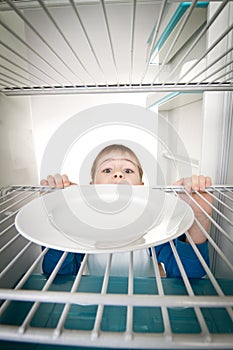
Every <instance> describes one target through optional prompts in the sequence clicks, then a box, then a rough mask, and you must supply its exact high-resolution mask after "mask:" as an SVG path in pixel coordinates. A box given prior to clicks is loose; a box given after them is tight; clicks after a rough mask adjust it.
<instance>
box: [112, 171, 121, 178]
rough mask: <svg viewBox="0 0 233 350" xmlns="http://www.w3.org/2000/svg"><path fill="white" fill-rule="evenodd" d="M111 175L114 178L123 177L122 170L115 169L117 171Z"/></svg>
mask: <svg viewBox="0 0 233 350" xmlns="http://www.w3.org/2000/svg"><path fill="white" fill-rule="evenodd" d="M113 177H114V178H115V179H117V178H118V179H123V174H122V172H120V171H117V172H115V173H114V175H113Z"/></svg>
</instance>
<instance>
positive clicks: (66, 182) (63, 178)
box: [62, 174, 71, 187]
mask: <svg viewBox="0 0 233 350" xmlns="http://www.w3.org/2000/svg"><path fill="white" fill-rule="evenodd" d="M62 182H63V185H64V187H68V186H70V185H71V182H70V180H69V178H68V176H67V175H65V174H64V175H62Z"/></svg>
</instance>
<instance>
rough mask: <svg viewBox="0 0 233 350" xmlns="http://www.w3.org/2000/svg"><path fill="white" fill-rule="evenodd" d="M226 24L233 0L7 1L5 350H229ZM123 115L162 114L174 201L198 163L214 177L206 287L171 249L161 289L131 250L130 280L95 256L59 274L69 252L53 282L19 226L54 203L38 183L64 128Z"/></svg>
mask: <svg viewBox="0 0 233 350" xmlns="http://www.w3.org/2000/svg"><path fill="white" fill-rule="evenodd" d="M232 18H233V2H232V1H230V0H224V1H215V0H212V1H192V2H182V1H178V0H168V1H166V0H164V1H161V0H154V1H152V0H151V1H149V0H126V1H120V0H106V1H103V0H100V1H95V0H93V1H91V0H90V1H89V0H86V1H81V0H75V1H73V0H70V1H68V0H61V1H58V0H50V1H45V0H43V1H42V0H38V1H36V0H27V1H20V0H19V1H16V0H15V1H14V0H7V1H0V24H1V26H0V44H1V51H0V61H1V65H0V90H1V91H0V149H1V171H0V187H1V191H0V192H1V197H0V247H1V248H0V254H1V259H0V270H1V278H0V287H1V289H0V293H1V306H0V321H1V326H0V339H1V346H3V348H4V349H21V348H23V349H27V348H28V349H47V348H50V349H52V348H54V349H55V348H64V349H65V348H67V349H68V348H74V347H77V348H84V347H99V348H101V347H102V348H127V349H129V348H137V349H139V348H144V349H149V348H154V349H165V348H166V349H197V348H198V349H210V348H215V349H232V344H233V334H232V333H233V326H232V319H233V312H232V306H233V297H232V294H233V291H232V284H233V283H232V281H233V275H232V271H233V259H232V257H233V229H232V221H233V214H232V212H233V209H232V208H233V206H232V201H233V161H232V159H233V154H232V152H233V138H232V134H233V123H232V114H233V99H232V90H233V81H232V63H233V60H232V49H233V46H232V43H233V35H232V29H233V21H232ZM122 103H123V104H132V105H136V106H138V107H143V108H145V109H147V110H150V111H152V112H154V113H155V116H159V117H158V120H157V130H156V132H157V139H163V140H166V142H165V144H163V143H158V145H157V148H156V151H155V152H156V157H157V163H158V164H159V166H158V169H157V170H158V171H156V177H155V185H156V186H159V187H161V189H162V190H163V191H166V192H174V191H175V192H176V191H177V193H179V191H178V189H174V188H173V187H171V184H172V183H173V182H174V181H175V180H177V175H178V174H177V164H178V165H179V169H180V172H182V171H183V174H182V176H186V175H188V174H186V173H185V172H186V169H187V167H186V166H187V164H188V165H189V166H190V164H191V169H192V172H193V173H197V174H205V175H210V176H211V177H212V180H213V186H211V187H210V188H209V189H208V191H209V193H210V195H211V196H213V197H214V204H213V215H212V217H211V218H210V220H211V229H210V232H205V231H203V233H204V234H205V235H206V237H207V239H208V241H209V249H210V267H208V266H207V265H206V264H205V262H204V261H203V259H202V257H201V255H200V253H199V251H198V249H197V248H196V245H195V243H193V242H192V241H191V244H192V246H193V249H194V252H195V254H197V256H198V258H199V259H200V261H201V263H202V265H203V268H204V269H205V271H206V278H203V279H190V278H188V277H187V275H186V273H185V271H184V269H183V268H182V264H181V262H180V259H179V256H178V255H177V252H176V248H175V247H174V244H173V243H172V242H171V243H170V245H171V247H172V249H173V253H174V256H175V259H176V261H177V264H178V266H179V268H180V270H181V275H182V278H180V279H172V278H171V279H169V278H161V276H160V274H159V270H158V267H157V257H156V254H155V253H153V255H152V257H151V262H152V267H153V268H152V274H151V275H150V276H148V275H147V274H145V275H144V276H143V275H142V276H138V275H137V271H135V268H134V267H135V253H134V252H129V253H128V259H129V263H128V268H127V272H126V273H125V274H124V275H123V274H122V276H119V275H118V276H115V275H114V273H113V270H111V266H112V264H113V263H114V254H109V257H108V259H107V264H106V269H105V271H103V272H100V273H95V274H90V273H87V269H86V267H87V262H88V259H89V256H88V254H87V255H86V256H85V258H84V260H83V264H82V266H81V268H80V270H79V272H78V274H77V276H66V277H64V276H63V277H61V276H58V275H57V272H58V271H59V268H60V266H61V264H62V261H63V260H64V259H65V257H66V253H64V255H63V256H62V257H61V260H60V261H59V263H58V265H57V266H56V268H55V269H54V271H53V272H52V274H51V275H50V276H49V277H47V276H45V275H43V274H42V270H41V262H42V260H43V256H44V255H45V253H46V251H47V250H44V251H43V252H42V251H41V247H40V246H39V245H37V244H35V243H32V242H30V241H27V240H26V239H25V238H23V237H22V236H21V235H20V234H19V233H18V232H17V230H16V228H15V225H14V220H15V216H16V214H17V213H18V211H19V210H20V209H21V208H22V207H23V205H25V204H26V203H29V202H30V201H31V200H32V199H34V198H38V196H44V195H46V194H47V193H48V192H50V191H49V190H48V189H47V188H45V187H41V186H39V181H40V171H41V162H42V158H43V154H44V151H45V149H46V146H47V145H48V143H49V140H50V139H51V138H52V137H53V135H54V133H55V132H56V130H57V129H58V128H60V127H62V125H63V124H64V123H66V122H67V121H69V120H70V118H71V117H73V116H77V118H78V116H80V115H82V114H81V113H82V112H83V111H85V110H86V109H88V108H95V107H96V106H99V105H102V104H103V105H104V104H122ZM164 120H165V121H166V123H165V126H167V127H165V128H163V127H162V123H163V121H164ZM97 121H98V120H97ZM81 122H82V121H81ZM170 128H172V130H175V135H179V137H180V139H181V140H182V143H183V144H184V146H185V149H186V151H187V154H188V156H189V157H188V158H187V159H185V158H184V157H181V155H180V149H179V145H178V142H177V139H176V138H175V137H174V134H171V133H170V132H171V131H170V130H171V129H170ZM117 137H118V135H117ZM119 138H120V136H119ZM106 140H107V139H106ZM137 142H138V141H137ZM169 150H172V152H169ZM159 169H160V170H159ZM161 169H162V171H161ZM68 171H70V172H69V174H71V177H72V180H73V181H76V180H77V178H76V176H77V171H76V170H75V169H73V168H71V167H70V168H69V167H68ZM182 191H183V190H182ZM186 235H187V236H188V237H189V234H188V232H187V233H186ZM189 238H190V237H189Z"/></svg>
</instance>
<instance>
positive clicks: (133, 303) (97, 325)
mask: <svg viewBox="0 0 233 350" xmlns="http://www.w3.org/2000/svg"><path fill="white" fill-rule="evenodd" d="M159 188H161V189H162V190H164V191H167V192H174V193H176V194H178V193H183V192H186V191H185V190H184V188H182V187H159ZM49 191H50V189H48V188H47V187H40V186H35V187H31V186H12V187H9V188H4V189H2V196H1V198H0V199H1V203H0V204H1V207H2V208H3V209H2V210H1V211H0V215H1V221H0V225H1V232H0V236H3V235H7V233H8V231H9V230H10V229H11V228H12V226H13V225H14V223H13V222H11V223H10V224H9V223H8V224H7V222H9V221H10V220H11V219H12V218H14V216H15V215H16V213H17V212H18V211H19V210H20V208H21V206H22V204H25V201H26V202H29V201H30V200H31V199H32V198H34V197H35V196H37V195H38V194H39V195H44V194H46V193H48V192H49ZM206 191H207V192H208V193H209V194H210V195H211V196H213V197H214V200H215V202H214V204H213V205H212V208H213V211H214V212H215V213H217V214H218V216H220V217H221V220H223V221H226V222H227V223H228V224H230V226H229V227H231V228H232V220H231V219H230V217H231V216H232V212H233V209H232V208H233V206H232V202H233V186H223V185H222V186H212V187H210V188H208V189H207V190H206ZM197 193H198V192H197ZM186 194H187V195H188V196H190V194H189V193H187V192H186ZM198 195H200V196H202V195H201V194H199V193H198ZM190 198H192V197H191V196H190ZM192 200H193V199H192ZM195 204H196V205H198V203H196V202H195ZM219 207H221V208H224V210H222V211H219V209H218V208H219ZM202 210H203V209H202ZM226 213H228V214H226ZM206 215H207V216H208V214H207V213H206ZM4 216H5V217H4ZM208 218H209V219H210V220H211V222H212V225H213V226H214V227H215V228H216V229H217V230H218V232H219V234H220V235H223V236H224V237H225V238H226V239H227V240H228V243H229V245H232V243H233V237H232V234H231V233H232V232H226V231H225V230H224V229H223V226H220V225H219V222H217V221H216V220H215V219H214V215H213V216H212V217H210V216H208ZM195 221H196V223H197V225H198V226H199V227H200V229H201V230H202V232H203V233H204V234H205V235H206V237H207V239H208V241H209V244H210V246H211V247H212V248H213V249H214V250H215V251H216V253H217V254H218V255H219V256H220V257H221V259H223V261H224V262H225V264H226V266H227V268H228V269H229V271H231V274H232V272H233V264H232V261H231V257H232V256H231V257H230V258H228V257H227V256H226V255H225V254H224V252H223V251H222V250H221V249H220V247H219V246H218V245H217V243H216V242H215V240H214V239H213V238H212V237H211V236H210V235H209V234H208V232H206V231H205V230H204V228H203V227H202V226H201V224H200V223H199V222H198V220H196V219H195ZM17 236H18V234H17V232H16V235H15V237H13V238H12V239H10V240H9V241H8V242H7V243H6V244H5V245H4V246H2V247H1V250H0V253H2V252H3V251H4V250H6V249H9V248H10V246H11V245H12V244H13V242H14V240H16V239H17ZM186 236H187V237H188V239H189V241H190V244H191V245H192V247H193V249H194V251H195V253H196V255H197V256H198V258H199V260H200V262H201V264H202V266H203V268H204V269H205V271H206V275H207V278H208V279H209V281H210V282H211V284H212V286H213V288H214V290H215V292H216V295H202V296H201V295H196V294H195V292H194V290H193V288H192V285H191V283H190V280H189V278H188V277H187V275H186V272H185V270H184V268H183V266H182V263H181V260H180V258H179V256H178V253H177V251H176V247H175V245H174V243H173V241H171V242H170V245H171V248H172V251H173V254H174V256H175V259H176V261H177V264H178V266H179V269H180V272H181V276H182V281H183V283H184V286H185V288H186V291H187V295H182V297H181V296H180V295H167V294H165V292H164V287H163V283H162V282H163V279H162V278H161V276H160V272H159V268H158V263H157V257H156V254H155V251H154V250H152V259H153V265H154V277H155V279H156V283H157V287H158V294H157V295H155V294H152V295H151V294H150V295H149V294H144V295H142V294H135V293H134V269H133V264H134V253H133V252H131V253H130V263H129V272H128V292H127V293H121V294H120V295H119V294H109V293H107V288H108V284H109V278H110V275H111V261H112V257H113V254H109V257H108V262H107V266H106V270H105V274H104V278H103V282H102V287H101V292H100V293H92V292H88V293H84V292H77V289H78V286H79V284H80V281H81V279H82V276H83V273H84V271H85V268H86V264H87V259H88V254H86V255H85V257H84V259H83V262H82V265H81V268H80V269H79V272H78V274H77V276H76V278H75V280H74V282H73V285H72V288H71V289H70V291H62V290H59V291H56V292H54V291H50V290H49V288H50V287H51V285H52V284H53V281H54V279H55V277H56V276H57V273H58V271H59V269H60V267H61V265H62V263H63V261H64V259H65V258H66V256H67V254H68V253H67V252H65V253H63V255H62V256H61V258H60V260H59V262H58V264H57V265H56V267H55V269H54V270H53V272H52V274H51V275H50V276H49V278H48V279H47V281H46V283H45V284H44V286H43V288H42V289H41V290H25V289H22V287H23V285H24V284H25V282H26V281H27V280H28V279H29V278H30V276H31V275H32V274H33V272H34V271H35V269H36V267H37V266H38V264H40V262H41V260H42V259H43V257H44V255H45V254H46V252H47V250H48V248H47V249H45V250H44V251H43V252H41V253H40V254H38V256H37V257H36V258H35V260H34V262H33V263H32V264H31V266H30V267H29V268H28V270H27V271H26V272H25V273H24V275H23V276H22V277H21V278H20V279H19V281H18V282H17V283H16V285H15V287H14V288H12V289H9V288H2V289H1V290H0V295H1V300H3V303H2V305H1V307H0V316H1V315H3V314H4V312H5V311H7V308H8V307H9V305H10V304H11V302H12V301H14V300H16V301H30V302H33V306H32V307H31V309H30V311H29V312H28V313H27V315H26V317H25V319H24V321H23V322H22V324H21V325H19V326H16V325H11V326H10V325H8V324H3V325H1V327H0V338H1V339H2V340H11V341H12V340H13V341H20V342H24V341H26V342H32V343H33V342H37V343H38V342H39V343H40V342H41V343H50V344H60V345H62V344H63V345H73V344H76V345H77V346H100V347H101V346H102V347H106V346H107V347H117V348H170V349H171V348H185V349H187V347H188V346H189V347H190V346H192V348H203V349H204V348H206V349H207V348H208V349H209V348H219V349H231V348H232V343H233V334H232V333H218V334H214V333H211V332H210V331H209V328H208V325H207V323H206V320H205V318H204V317H203V309H205V308H225V310H226V312H227V314H228V317H229V318H230V320H231V322H232V321H233V310H232V306H233V297H232V295H226V294H224V292H223V289H222V288H221V286H220V284H219V282H218V280H217V279H216V278H215V276H214V274H213V272H212V271H211V269H210V268H209V267H208V266H207V264H206V263H205V261H204V259H203V258H202V256H201V254H200V252H199V250H198V249H197V247H196V245H195V243H194V242H193V240H192V238H191V237H190V235H189V233H188V232H186ZM32 244H33V243H32V242H26V243H25V246H24V248H23V249H22V250H21V251H20V252H19V253H18V254H17V255H16V256H15V258H14V259H13V260H12V261H11V262H10V263H9V264H8V265H7V266H5V267H4V268H3V270H2V272H1V278H2V277H4V275H6V274H7V273H8V272H9V270H10V269H12V268H13V267H14V266H15V264H17V262H18V260H19V258H20V256H22V255H26V254H27V249H28V247H29V246H30V245H32ZM232 275H233V274H232ZM49 302H50V303H51V302H53V303H58V304H62V305H64V308H63V311H62V312H61V315H60V317H59V321H58V322H57V325H56V327H55V328H39V327H31V326H30V324H31V321H32V319H33V317H34V315H35V314H36V312H37V310H38V308H39V306H40V304H41V303H49ZM78 304H80V305H83V304H84V305H97V311H96V316H95V322H94V327H93V329H92V330H90V331H88V330H85V331H84V330H70V329H66V328H65V322H66V319H67V316H68V314H69V310H70V307H71V305H78ZM108 305H111V306H112V305H114V306H125V307H126V308H127V316H126V329H125V331H124V332H106V331H103V330H102V329H101V321H102V317H103V312H104V308H105V307H106V306H108ZM135 307H151V308H154V307H159V308H161V313H162V319H163V324H164V331H163V332H161V333H157V332H156V333H141V332H134V330H133V312H134V308H135ZM169 307H176V308H178V307H181V308H186V307H192V308H193V309H194V312H195V315H196V318H197V320H198V323H199V325H200V329H201V331H200V333H198V334H176V333H174V332H173V331H172V329H171V323H170V319H169V313H168V309H169Z"/></svg>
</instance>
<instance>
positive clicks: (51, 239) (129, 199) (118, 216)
mask: <svg viewBox="0 0 233 350" xmlns="http://www.w3.org/2000/svg"><path fill="white" fill-rule="evenodd" d="M193 220H194V214H193V211H192V209H191V208H190V206H189V205H188V204H187V203H186V202H184V201H183V200H182V199H181V198H179V197H178V196H176V195H174V194H170V193H165V192H164V191H162V190H158V189H152V188H149V187H146V186H128V185H120V186H118V185H95V186H94V185H89V186H71V187H69V188H67V189H65V190H60V191H55V192H52V193H50V194H48V195H45V196H43V197H40V198H37V199H34V200H33V201H31V202H30V203H29V204H27V205H26V206H25V207H23V208H22V209H21V210H20V211H19V213H18V214H17V216H16V219H15V224H16V228H17V230H18V231H19V232H20V233H21V234H22V235H23V236H24V237H26V238H27V239H29V240H31V241H33V242H35V243H37V244H40V245H44V246H47V247H49V248H54V249H59V250H63V251H69V252H79V253H87V252H88V253H103V252H116V251H118V252H123V251H129V250H136V249H142V248H145V247H151V246H155V245H159V244H162V243H165V242H167V241H169V240H171V239H174V238H176V237H178V236H179V235H181V234H182V233H184V232H185V231H186V230H188V229H189V227H190V226H191V225H192V223H193Z"/></svg>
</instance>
